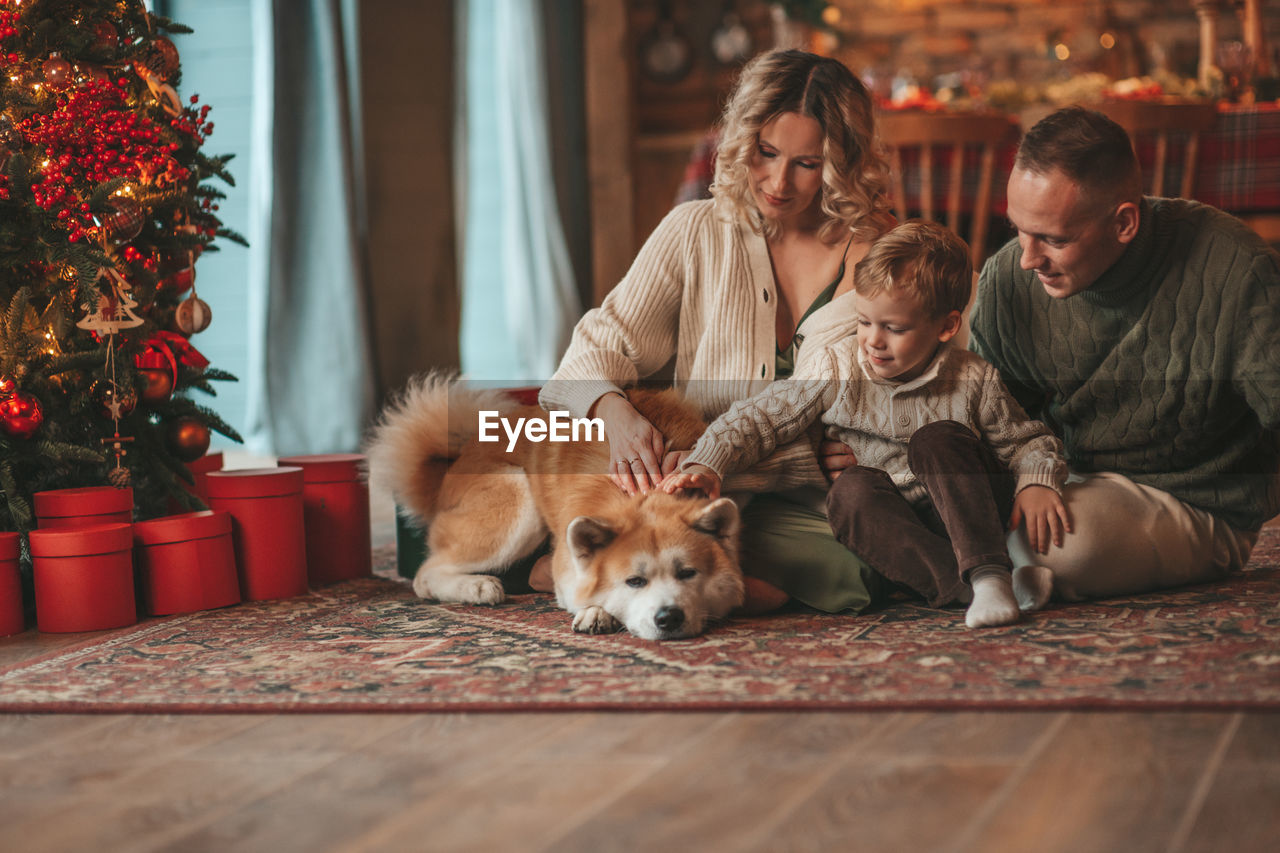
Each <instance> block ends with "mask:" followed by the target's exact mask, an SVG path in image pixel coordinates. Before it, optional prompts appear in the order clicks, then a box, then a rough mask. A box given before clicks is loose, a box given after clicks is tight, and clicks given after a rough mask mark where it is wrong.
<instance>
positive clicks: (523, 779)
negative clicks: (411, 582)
mask: <svg viewBox="0 0 1280 853" xmlns="http://www.w3.org/2000/svg"><path fill="white" fill-rule="evenodd" d="M1278 804H1280V715H1277V714H1231V713H1213V714H1205V713H1158V714H1137V713H1023V712H1018V713H996V712H987V713H972V712H964V713H830V714H828V713H729V714H721V713H715V714H702V713H684V714H680V713H533V714H439V715H430V714H426V715H423V714H405V715H400V714H381V715H380V714H365V715H346V714H343V715H222V716H218V715H207V716H206V715H200V716H145V715H137V716H131V715H104V716H94V715H47V716H38V715H30V716H27V715H9V716H3V717H0V849H3V850H15V851H17V850H22V851H24V853H35V852H36V851H79V850H95V851H99V850H101V851H116V850H118V851H141V850H173V851H178V850H181V851H229V850H246V851H265V850H270V851H375V850H484V851H494V850H503V851H505V850H548V851H549V850H556V851H563V850H592V851H595V850H685V849H697V850H761V851H772V850H815V851H816V850H824V851H829V850H853V849H856V850H868V851H879V850H912V851H916V850H920V851H933V850H954V851H963V850H975V851H976V850H983V851H1002V850H1009V851H1108V850H1117V851H1126V853H1128V851H1148V850H1150V851H1219V850H1230V851H1274V850H1277V849H1280V809H1277V805H1278Z"/></svg>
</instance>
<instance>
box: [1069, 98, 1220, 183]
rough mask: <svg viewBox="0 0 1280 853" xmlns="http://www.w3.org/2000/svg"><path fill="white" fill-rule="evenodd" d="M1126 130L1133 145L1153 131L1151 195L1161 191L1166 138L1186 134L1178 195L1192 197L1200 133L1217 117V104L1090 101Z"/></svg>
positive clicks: (1166, 152)
mask: <svg viewBox="0 0 1280 853" xmlns="http://www.w3.org/2000/svg"><path fill="white" fill-rule="evenodd" d="M1090 106H1092V107H1094V108H1095V109H1097V110H1098V111H1099V112H1101V113H1103V114H1104V115H1106V116H1108V117H1109V118H1110V119H1111V120H1112V121H1114V122H1115V123H1116V124H1118V125H1120V126H1121V127H1123V128H1124V129H1125V130H1126V131H1128V132H1129V138H1130V139H1132V140H1133V146H1134V148H1135V149H1137V148H1138V137H1140V136H1143V135H1145V134H1154V135H1155V155H1154V157H1153V159H1152V162H1151V187H1150V193H1151V195H1164V185H1165V171H1166V169H1167V167H1168V165H1169V163H1168V159H1169V139H1170V137H1171V136H1172V135H1173V134H1185V135H1186V137H1187V147H1186V149H1185V151H1184V152H1183V158H1182V182H1181V185H1180V186H1179V188H1178V195H1179V197H1181V198H1193V197H1194V196H1193V195H1192V194H1193V193H1194V192H1195V186H1196V183H1195V182H1196V169H1197V161H1198V160H1199V157H1200V134H1201V132H1203V131H1206V130H1209V129H1210V128H1212V127H1213V123H1214V122H1215V121H1217V120H1218V108H1217V106H1216V105H1215V104H1213V103H1204V102H1200V101H1103V102H1102V103H1099V104H1090Z"/></svg>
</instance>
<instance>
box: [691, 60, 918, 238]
mask: <svg viewBox="0 0 1280 853" xmlns="http://www.w3.org/2000/svg"><path fill="white" fill-rule="evenodd" d="M783 113H799V114H800V115H803V116H808V117H809V118H812V119H814V120H816V121H817V122H818V125H819V126H820V127H821V128H822V161H823V162H822V199H821V206H822V213H823V218H824V221H823V223H822V225H821V226H820V227H819V229H818V236H819V238H821V239H822V240H823V241H825V242H828V243H832V242H835V241H837V240H839V239H841V238H842V237H848V236H849V235H850V234H852V236H853V237H855V238H856V239H859V240H873V239H875V238H876V237H878V236H879V235H880V234H881V233H882V232H884V231H885V230H886V229H887V228H888V227H890V226H891V225H892V222H893V219H892V215H891V214H890V213H889V208H890V204H889V199H888V197H887V195H886V188H887V186H888V182H889V167H888V164H887V163H886V161H885V157H884V152H883V148H882V147H881V145H880V142H879V140H878V139H877V137H876V132H875V119H874V116H873V113H872V103H871V95H870V94H869V93H868V92H867V89H866V87H865V86H863V85H862V82H861V81H859V80H858V78H857V77H855V76H854V74H853V72H851V71H850V70H849V69H848V68H846V67H845V66H844V65H843V64H842V63H840V62H838V61H837V60H835V59H830V58H828V57H822V56H816V55H814V54H812V53H806V52H804V51H802V50H774V51H769V52H766V53H761V54H759V55H758V56H756V57H754V58H753V59H752V60H751V61H750V62H748V63H747V64H746V65H745V66H743V69H742V74H741V76H740V77H739V78H738V84H737V86H736V87H735V88H734V91H733V94H731V95H730V96H729V101H728V103H727V104H726V105H725V108H724V114H723V116H722V117H721V120H720V144H719V147H718V148H717V150H716V167H715V176H714V178H713V180H712V182H711V194H712V196H713V197H714V198H715V199H716V205H717V207H718V208H719V209H720V210H722V211H723V212H725V213H728V214H730V215H732V216H735V217H737V218H741V219H744V220H746V221H747V222H749V223H751V226H752V228H754V229H755V230H757V231H761V230H763V232H764V234H765V236H766V237H772V236H774V233H775V231H776V228H777V225H776V224H775V223H773V222H771V221H769V220H767V219H765V218H764V217H763V216H761V215H760V211H759V209H758V208H757V207H756V203H755V198H754V196H753V195H752V192H751V177H750V167H751V160H752V157H753V156H754V155H755V153H756V150H757V146H758V145H759V137H760V129H761V128H762V127H764V126H765V125H766V124H768V123H769V122H771V121H773V120H774V119H775V118H777V117H778V116H780V115H782V114H783Z"/></svg>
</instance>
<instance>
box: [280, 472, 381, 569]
mask: <svg viewBox="0 0 1280 853" xmlns="http://www.w3.org/2000/svg"><path fill="white" fill-rule="evenodd" d="M363 463H364V457H363V456H362V455H360V454H358V453H334V454H327V455H317V456H288V457H285V458H283V459H281V460H279V464H280V465H286V466H292V467H296V468H301V469H302V479H303V484H302V508H303V518H304V519H305V522H306V528H307V576H308V577H309V578H310V579H311V585H312V586H324V585H326V584H331V583H337V582H338V581H342V580H348V579H349V578H367V577H369V575H371V574H373V543H372V535H371V532H370V530H371V525H370V520H369V486H368V484H367V483H365V481H364V477H363V476H362V473H361V467H362V465H363Z"/></svg>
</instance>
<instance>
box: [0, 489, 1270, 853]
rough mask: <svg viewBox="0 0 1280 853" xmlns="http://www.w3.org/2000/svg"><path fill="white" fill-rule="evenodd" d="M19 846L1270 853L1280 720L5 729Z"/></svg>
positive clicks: (4, 796) (282, 722)
mask: <svg viewBox="0 0 1280 853" xmlns="http://www.w3.org/2000/svg"><path fill="white" fill-rule="evenodd" d="M389 537H390V522H389V519H388V517H387V515H386V513H385V512H375V541H387V540H388V538H389ZM71 641H72V639H68V638H60V637H58V636H57V635H49V634H43V635H42V634H38V633H36V632H34V631H29V632H27V633H25V634H22V635H19V636H17V637H11V638H8V639H4V640H0V664H5V663H13V662H16V661H20V660H25V659H27V658H29V657H32V656H34V655H37V654H41V653H44V652H47V651H51V650H54V649H56V648H58V647H60V646H61V645H65V644H66V643H68V642H71ZM9 850H13V851H19V850H21V851H22V852H23V853H37V852H38V851H59V853H61V851H81V850H94V851H130V852H131V853H132V851H153V850H156V851H183V853H191V851H219V853H221V852H222V851H237V850H244V851H272V853H289V851H307V853H318V851H384V850H449V851H452V850H477V851H481V850H482V851H507V850H521V851H523V850H534V851H537V850H546V851H551V850H554V851H578V850H582V851H609V850H643V851H649V850H676V851H681V850H707V851H719V850H732V851H739V850H743V851H776V850H814V851H819V850H820V851H833V850H858V851H882V850H884V851H899V850H901V851H984V853H998V851H1018V853H1025V852H1026V851H1036V853H1043V852H1044V851H1064V853H1065V851H1071V853H1076V851H1085V852H1086V853H1093V851H1112V850H1114V851H1125V853H1140V851H1175V853H1193V851H1233V853H1253V851H1258V853H1262V851H1267V853H1271V851H1276V850H1280V714H1263V713H1177V712H1170V713H1049V712H1034V713H1033V712H1009V713H1002V712H984V713H977V712H953V713H887V712H882V713H846V712H840V713H808V712H790V713H547V712H543V713H525V714H364V715H350V714H333V715H328V714H324V715H306V714H302V715H250V714H245V715H232V714H229V715H191V716H186V715H180V716H147V715H8V716H4V715H0V851H9Z"/></svg>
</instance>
